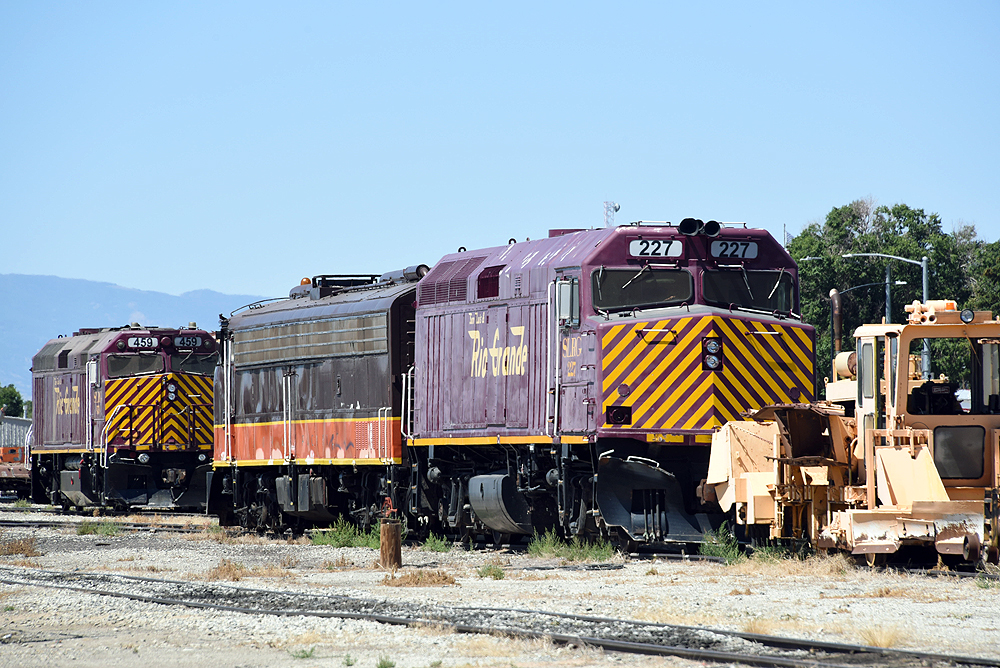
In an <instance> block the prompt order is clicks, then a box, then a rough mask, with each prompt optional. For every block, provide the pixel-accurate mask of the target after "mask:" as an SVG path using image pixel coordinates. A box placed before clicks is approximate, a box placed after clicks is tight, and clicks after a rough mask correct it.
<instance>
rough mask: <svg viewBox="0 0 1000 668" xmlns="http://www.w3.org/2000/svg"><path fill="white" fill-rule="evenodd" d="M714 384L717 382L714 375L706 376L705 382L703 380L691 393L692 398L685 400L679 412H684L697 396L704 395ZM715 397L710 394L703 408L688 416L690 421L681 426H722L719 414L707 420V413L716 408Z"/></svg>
mask: <svg viewBox="0 0 1000 668" xmlns="http://www.w3.org/2000/svg"><path fill="white" fill-rule="evenodd" d="M714 384H715V382H714V379H713V378H712V377H708V378H706V379H705V382H703V383H702V384H701V385H700V386H699V387H698V389H697V390H696V391H695V392H693V393H692V394H691V399H690V400H688V401H686V402H684V405H683V406H682V407H681V410H679V411H677V412H678V413H684V412H685V410H686V409H687V407H688V406H689V405H690V404H691V403H692V402H693V401H694V400H695V398H696V397H700V396H703V395H704V393H705V392H707V391H708V389H709V387H710V386H712V385H714ZM713 398H714V395H713V394H709V395H708V401H703V402H702V405H701V408H699V409H698V410H697V411H696V412H695V413H694V415H692V416H691V417H690V418H688V421H687V422H685V423H684V424H683V425H682V426H681V429H710V428H712V427H718V426H721V425H722V422H721V421H720V420H719V418H718V417H717V416H714V415H713V416H712V418H711V419H709V420H707V421H706V415H705V414H706V413H708V412H709V411H710V410H711V409H713V408H716V405H715V401H714V400H713Z"/></svg>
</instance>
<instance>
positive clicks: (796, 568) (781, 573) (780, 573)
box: [726, 554, 854, 578]
mask: <svg viewBox="0 0 1000 668" xmlns="http://www.w3.org/2000/svg"><path fill="white" fill-rule="evenodd" d="M853 570H854V566H853V565H852V564H851V562H850V561H849V560H848V558H847V557H846V556H845V555H842V554H835V555H830V556H827V555H814V556H811V557H809V558H807V559H794V558H788V559H746V560H744V561H741V562H738V563H734V564H731V565H730V566H728V567H727V568H726V572H727V573H731V574H733V575H763V576H766V577H801V576H808V577H827V578H830V577H833V578H840V577H843V576H845V575H847V574H848V573H851V572H852V571H853Z"/></svg>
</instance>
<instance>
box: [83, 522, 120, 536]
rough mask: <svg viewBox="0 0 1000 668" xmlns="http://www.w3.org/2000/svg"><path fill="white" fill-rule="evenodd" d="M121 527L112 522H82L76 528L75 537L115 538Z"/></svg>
mask: <svg viewBox="0 0 1000 668" xmlns="http://www.w3.org/2000/svg"><path fill="white" fill-rule="evenodd" d="M120 533H121V527H120V526H118V525H117V524H115V523H114V522H91V521H90V520H84V521H82V522H80V524H79V526H77V527H76V535H77V536H92V535H96V536H117V535H118V534H120Z"/></svg>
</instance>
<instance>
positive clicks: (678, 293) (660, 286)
mask: <svg viewBox="0 0 1000 668" xmlns="http://www.w3.org/2000/svg"><path fill="white" fill-rule="evenodd" d="M591 283H592V285H593V301H594V306H595V307H596V308H598V309H600V310H602V311H614V310H617V309H627V308H636V307H640V306H662V305H666V304H677V303H680V302H684V301H690V300H691V295H692V294H693V292H694V289H693V287H692V286H693V281H692V279H691V274H690V273H688V272H687V271H685V270H683V269H653V268H652V267H650V266H649V265H643V267H642V269H636V268H631V267H630V268H628V269H607V268H605V267H601V268H600V269H597V270H596V271H594V273H593V274H591Z"/></svg>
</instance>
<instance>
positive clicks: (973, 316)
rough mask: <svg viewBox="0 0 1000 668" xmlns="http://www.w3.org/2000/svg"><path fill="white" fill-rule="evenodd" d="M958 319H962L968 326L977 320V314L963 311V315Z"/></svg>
mask: <svg viewBox="0 0 1000 668" xmlns="http://www.w3.org/2000/svg"><path fill="white" fill-rule="evenodd" d="M958 317H959V318H961V319H962V322H964V323H965V324H966V325H968V324H969V323H970V322H972V321H973V320H975V319H976V314H975V312H973V310H972V309H969V308H967V309H965V310H964V311H962V313H961V314H960V315H959V316H958Z"/></svg>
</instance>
